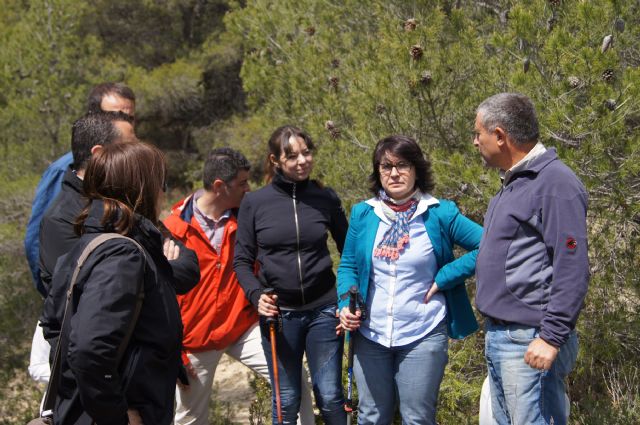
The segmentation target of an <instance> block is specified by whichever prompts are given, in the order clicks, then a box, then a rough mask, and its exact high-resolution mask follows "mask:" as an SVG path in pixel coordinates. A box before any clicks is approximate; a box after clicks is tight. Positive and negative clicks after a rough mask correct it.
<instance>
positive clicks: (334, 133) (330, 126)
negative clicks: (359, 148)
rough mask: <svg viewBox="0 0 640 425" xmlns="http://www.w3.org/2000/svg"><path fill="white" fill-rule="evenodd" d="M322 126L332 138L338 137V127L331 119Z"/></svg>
mask: <svg viewBox="0 0 640 425" xmlns="http://www.w3.org/2000/svg"><path fill="white" fill-rule="evenodd" d="M324 128H325V129H326V130H327V131H328V132H329V134H330V135H331V137H332V138H333V139H337V138H338V137H340V129H339V128H338V127H336V125H335V123H334V122H333V121H331V120H329V121H326V122H325V123H324Z"/></svg>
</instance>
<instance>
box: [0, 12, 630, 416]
mask: <svg viewBox="0 0 640 425" xmlns="http://www.w3.org/2000/svg"><path fill="white" fill-rule="evenodd" d="M227 12H229V13H227ZM607 35H611V36H612V40H613V41H612V43H611V45H610V47H609V48H608V49H607V50H606V51H604V52H603V51H602V48H601V46H602V43H603V38H604V37H605V36H607ZM638 39H640V3H639V2H637V1H634V0H616V1H609V0H593V1H584V0H562V1H549V0H532V1H528V2H515V1H512V0H487V1H483V2H476V1H471V0H456V1H453V0H416V1H411V2H388V1H383V0H373V1H364V0H345V1H340V2H338V1H335V0H328V1H323V2H317V1H314V0H297V1H295V2H294V1H292V0H282V1H279V2H272V1H267V0H255V1H253V2H249V3H248V4H246V5H245V2H228V1H225V0H213V1H204V0H171V1H164V2H154V1H150V0H137V1H123V0H115V1H106V0H98V1H95V2H79V1H77V0H33V1H24V0H2V1H0V44H1V45H2V49H0V164H1V166H0V179H1V181H2V183H3V184H2V185H0V199H2V201H0V213H1V214H0V217H3V218H0V235H1V236H2V243H0V248H1V249H0V329H1V332H0V335H1V336H0V342H2V343H3V344H0V346H1V348H0V362H1V363H2V365H3V368H2V371H1V372H0V377H1V378H2V380H3V382H6V383H7V385H3V386H2V389H0V399H2V400H8V401H9V403H11V404H10V405H7V403H5V402H4V401H3V402H2V403H0V407H1V409H4V410H1V413H2V414H3V415H0V417H3V419H2V421H4V423H23V422H24V419H26V418H27V417H29V416H30V415H31V414H33V410H35V405H36V404H37V398H38V397H37V396H34V392H36V393H37V389H36V388H35V387H34V386H32V385H31V384H30V383H29V381H28V378H27V377H26V374H25V373H24V367H25V365H26V355H27V353H28V345H29V344H28V341H29V340H30V337H31V333H32V331H33V329H32V327H33V324H34V323H35V318H36V317H37V315H38V313H39V309H40V306H39V299H38V296H37V295H35V291H33V290H32V289H31V287H32V286H31V282H30V278H29V274H28V271H27V268H26V261H23V253H22V252H21V251H20V249H19V247H21V246H22V242H21V239H22V233H23V229H24V225H25V223H26V219H27V218H28V215H29V201H30V197H31V194H32V192H33V188H34V187H35V183H36V181H37V178H38V176H39V174H40V172H41V171H42V170H43V169H44V168H45V167H46V165H47V164H48V163H49V162H50V161H52V160H53V159H55V158H57V157H58V156H59V155H60V154H61V153H63V152H65V151H67V150H68V149H69V135H70V126H71V123H72V122H73V120H74V119H76V118H77V117H79V116H80V115H82V113H83V111H84V104H85V101H86V96H87V94H88V92H89V90H90V88H91V87H92V86H93V85H94V84H96V83H98V82H102V81H107V80H112V81H125V82H126V83H127V84H129V85H130V86H131V87H132V88H133V89H134V91H135V92H136V94H137V98H138V102H137V129H136V131H137V134H138V136H139V137H141V138H143V139H148V140H151V141H154V142H156V143H158V144H159V145H160V146H162V147H163V149H166V150H169V151H171V153H170V155H169V159H170V162H171V173H170V184H171V185H172V187H174V188H189V189H190V188H191V187H192V185H195V186H199V172H200V168H201V161H200V159H201V158H202V155H203V154H204V153H205V152H207V151H208V150H209V149H210V148H212V147H214V146H223V145H227V146H231V147H235V148H239V149H241V150H242V151H243V152H244V153H245V154H246V155H247V157H248V158H249V159H250V160H251V161H252V163H253V168H252V178H253V179H254V181H255V182H260V181H261V165H262V162H263V161H264V157H265V154H266V139H267V137H268V136H269V134H270V133H271V132H272V131H273V129H274V128H275V127H277V126H279V125H282V124H285V123H292V124H295V125H298V126H300V127H302V128H304V129H305V130H307V131H309V132H310V133H311V134H312V136H314V140H315V141H316V144H317V147H318V151H317V153H316V155H315V161H316V166H315V171H314V173H315V177H316V178H320V179H321V180H323V181H324V182H325V183H326V184H327V185H330V186H332V187H333V188H334V189H336V190H337V192H338V193H339V195H340V196H341V198H342V199H343V203H344V205H345V208H346V209H347V210H348V209H349V208H350V207H351V206H352V205H353V204H354V203H356V202H359V201H361V200H362V199H365V198H366V197H368V196H370V195H369V193H368V189H367V177H368V175H369V173H370V171H371V170H370V167H371V165H370V161H371V154H372V148H373V146H374V145H375V143H376V142H377V140H378V139H380V138H381V137H384V136H386V135H389V134H393V133H404V134H407V135H409V136H412V137H414V138H416V139H417V140H418V141H419V143H420V144H421V146H422V148H423V149H424V150H425V151H426V152H427V153H428V154H429V156H430V159H431V162H432V165H433V169H434V172H435V176H436V181H437V188H436V195H437V196H442V197H446V198H449V199H453V200H455V201H456V202H457V203H458V204H459V205H460V207H461V210H462V211H463V213H465V214H466V215H468V216H470V217H472V218H474V219H475V220H476V221H479V222H481V221H482V217H483V214H484V211H485V210H486V205H487V202H488V200H489V199H490V197H491V196H492V195H493V193H495V191H496V190H497V188H498V187H499V185H500V183H499V179H498V176H497V174H496V173H495V172H494V171H489V170H487V169H485V168H484V167H483V165H482V163H481V161H480V159H479V157H478V155H477V154H476V152H475V151H474V149H473V147H472V144H471V137H472V136H471V130H472V127H473V119H474V115H475V107H476V106H477V104H478V103H479V102H480V101H481V100H482V99H484V98H485V97H487V96H489V95H491V94H494V93H496V92H499V91H506V90H509V91H520V92H522V93H525V94H527V95H528V96H530V97H531V98H532V99H533V100H534V102H535V104H536V106H537V108H538V111H539V118H540V123H541V140H542V142H543V143H544V144H545V145H547V146H554V147H556V148H557V149H558V151H559V154H560V156H561V157H562V158H563V159H564V160H565V162H567V164H568V165H570V166H571V167H572V168H573V169H574V170H575V171H576V172H577V173H578V174H579V176H580V177H581V178H582V180H583V181H584V182H585V185H586V186H587V188H588V190H589V195H590V210H589V218H588V219H589V228H590V240H589V243H590V257H591V272H592V281H591V285H590V290H589V294H588V297H587V300H586V304H585V309H584V311H583V313H582V316H581V319H580V321H579V323H578V327H579V331H580V334H581V351H580V356H579V361H578V366H577V368H576V371H575V372H574V373H573V374H572V375H571V377H570V379H569V390H570V395H571V399H572V421H573V423H576V424H585V425H586V424H600V423H608V424H627V423H637V422H640V409H639V408H638V407H637V406H639V405H640V376H639V374H640V372H639V370H638V369H639V366H638V361H637V359H638V358H639V357H640V348H639V347H640V322H638V320H637V317H638V314H639V313H640V311H639V310H640V308H639V304H640V303H639V297H640V279H638V277H637V273H636V270H638V268H640V256H639V255H638V254H637V253H638V252H639V250H640V234H639V233H640V229H639V227H640V191H639V190H638V189H639V188H640V175H639V174H640V143H639V136H638V135H639V129H640V100H639V99H640V70H639V65H640V44H638V42H637V40H638ZM247 106H248V109H247ZM174 191H175V190H174ZM16 247H18V248H16ZM482 340H483V338H482V334H481V333H478V334H476V335H474V336H471V337H469V338H467V339H465V340H464V341H456V342H452V344H451V347H450V362H449V366H448V368H447V371H446V377H445V380H444V382H443V384H442V391H441V396H440V409H439V413H438V415H439V418H438V419H439V422H440V423H443V424H450V423H451V424H453V423H456V424H457V423H475V421H476V419H475V418H476V414H477V400H478V393H479V389H480V384H481V382H482V379H483V377H484V375H485V374H486V371H485V369H484V363H483V360H482ZM9 341H11V342H12V343H10V342H9ZM14 341H19V342H18V343H13V342H14ZM254 382H258V381H256V380H254ZM260 382H261V384H260V385H258V384H255V385H256V388H255V389H256V391H257V392H258V394H259V396H258V400H262V401H259V402H257V404H256V403H254V408H253V409H254V410H253V412H252V417H253V419H252V421H253V422H252V423H268V422H269V419H268V418H269V414H270V413H269V410H270V404H269V397H268V395H265V393H266V392H270V391H269V388H268V386H267V385H266V384H265V383H264V382H262V381H260ZM260 394H262V395H260ZM20 398H23V399H28V400H30V403H29V402H28V403H27V405H26V406H23V407H16V408H15V409H13V411H12V412H11V414H12V415H8V414H7V413H6V412H9V410H8V409H9V407H8V406H14V405H16V406H17V404H16V403H17V402H14V401H16V400H19V399H20ZM265 400H266V401H265ZM216 409H217V410H216ZM214 411H215V414H214V416H215V417H218V418H221V419H220V420H222V421H224V420H226V419H224V418H225V417H228V415H226V414H225V407H224V406H222V405H215V406H214ZM225 415H226V416H225ZM5 418H7V419H5ZM259 418H260V419H259ZM221 423H224V422H221Z"/></svg>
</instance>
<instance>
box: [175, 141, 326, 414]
mask: <svg viewBox="0 0 640 425" xmlns="http://www.w3.org/2000/svg"><path fill="white" fill-rule="evenodd" d="M249 169H250V164H249V161H247V159H246V158H245V157H244V156H243V155H242V154H241V153H240V152H237V151H235V150H233V149H230V148H217V149H214V150H212V151H211V152H210V153H209V155H208V158H207V160H206V161H205V164H204V169H203V176H202V180H203V183H204V188H203V189H200V190H198V191H196V192H195V193H194V194H192V195H190V196H189V197H187V198H186V199H184V200H182V201H180V202H178V203H177V204H176V205H174V206H173V208H172V212H171V215H170V216H169V217H167V218H166V219H165V220H164V224H165V225H166V227H167V228H168V229H169V230H170V231H171V233H172V234H173V236H174V237H175V238H176V239H178V240H180V241H182V242H183V243H184V244H185V245H186V246H187V247H188V248H190V249H192V250H193V251H195V253H196V255H197V256H198V261H199V262H200V282H199V283H198V285H197V286H196V287H195V288H193V289H192V290H191V291H190V292H188V293H187V294H185V295H179V296H178V303H179V304H180V310H181V314H182V323H183V325H184V339H183V350H184V351H183V361H184V362H185V364H186V365H187V370H188V372H189V375H190V376H189V378H190V379H189V385H188V386H179V387H178V390H177V392H176V402H177V406H176V414H175V423H176V424H177V425H185V424H207V423H208V406H209V399H210V397H211V388H212V384H213V377H214V374H215V370H216V366H217V365H218V362H219V361H220V358H221V357H222V354H224V353H227V354H228V355H230V356H231V357H233V358H235V359H236V360H238V361H240V362H242V363H243V364H245V365H246V366H248V367H249V368H251V369H253V370H254V371H255V372H257V373H259V374H260V375H262V376H263V377H265V378H266V379H267V380H269V371H268V368H267V360H266V358H265V355H264V351H263V350H262V345H261V337H260V329H259V327H258V315H257V313H256V311H255V309H254V308H253V306H252V305H251V304H250V303H249V301H248V300H247V299H246V297H245V295H244V292H243V290H242V288H241V287H240V285H239V284H238V280H237V279H236V274H235V272H234V271H233V249H234V244H235V234H236V228H237V223H236V212H237V208H238V207H239V206H240V201H241V200H242V197H243V196H244V194H245V193H246V192H248V191H249ZM306 379H307V376H306V373H303V380H305V381H306ZM304 387H306V385H305V386H304ZM303 394H305V395H303V397H302V405H301V412H300V413H301V414H300V416H301V419H300V421H299V422H300V423H301V424H303V425H307V424H313V423H314V417H313V407H312V402H311V395H310V392H309V391H308V390H307V391H304V392H303Z"/></svg>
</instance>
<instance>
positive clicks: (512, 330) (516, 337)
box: [507, 325, 540, 345]
mask: <svg viewBox="0 0 640 425" xmlns="http://www.w3.org/2000/svg"><path fill="white" fill-rule="evenodd" d="M539 332H540V330H539V329H538V328H534V327H531V326H520V325H509V326H508V327H507V338H509V340H510V341H511V342H513V343H514V344H522V345H528V344H529V343H530V342H531V341H533V340H534V339H536V338H537V337H538V334H539Z"/></svg>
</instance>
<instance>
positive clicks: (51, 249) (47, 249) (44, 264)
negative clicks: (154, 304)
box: [40, 168, 200, 294]
mask: <svg viewBox="0 0 640 425" xmlns="http://www.w3.org/2000/svg"><path fill="white" fill-rule="evenodd" d="M86 204H87V200H86V199H85V198H84V196H83V191H82V180H80V178H78V176H76V174H75V173H74V172H73V170H72V169H71V168H68V169H67V171H66V173H65V175H64V179H63V181H62V190H61V191H60V193H59V194H58V196H57V197H56V199H55V200H54V201H53V202H52V203H51V206H50V207H49V208H48V209H47V212H46V213H45V214H44V216H43V217H42V221H41V222H40V276H41V278H42V282H43V284H44V286H45V288H49V285H50V284H51V277H52V275H53V271H54V270H55V267H56V262H57V261H58V258H60V257H61V256H63V255H64V254H66V253H67V252H69V251H70V250H71V248H72V247H73V246H74V244H75V243H76V242H77V241H78V235H76V234H75V232H74V230H73V226H74V223H75V221H76V218H77V217H78V215H80V213H81V212H82V210H83V208H84V207H85V206H86ZM167 235H170V234H169V232H168V231H167ZM174 242H175V243H176V244H177V245H178V246H179V247H180V255H179V256H178V258H177V259H175V260H172V261H171V262H170V263H171V267H172V269H173V275H174V277H175V280H174V286H175V289H176V292H177V293H178V294H185V293H187V292H188V291H189V290H190V289H191V288H193V287H194V286H196V285H197V284H198V282H199V281H200V268H199V266H198V257H197V256H196V254H195V253H194V252H193V251H191V250H190V249H188V248H186V247H185V246H184V245H183V244H182V242H180V241H177V240H175V239H174Z"/></svg>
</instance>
